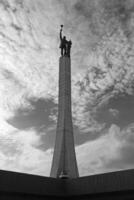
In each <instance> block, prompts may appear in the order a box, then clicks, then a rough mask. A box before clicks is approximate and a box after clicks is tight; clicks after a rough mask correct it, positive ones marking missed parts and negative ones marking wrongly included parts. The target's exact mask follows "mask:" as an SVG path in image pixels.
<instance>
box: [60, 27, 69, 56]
mask: <svg viewBox="0 0 134 200" xmlns="http://www.w3.org/2000/svg"><path fill="white" fill-rule="evenodd" d="M62 30H63V25H61V29H60V48H61V55H62V56H68V57H70V50H71V46H72V41H71V40H70V41H67V40H66V36H62Z"/></svg>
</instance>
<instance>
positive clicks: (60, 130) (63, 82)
mask: <svg viewBox="0 0 134 200" xmlns="http://www.w3.org/2000/svg"><path fill="white" fill-rule="evenodd" d="M62 28H63V25H61V30H60V40H61V44H60V48H61V57H60V59H59V104H58V120H57V130H56V141H55V148H54V155H53V161H52V168H51V173H50V176H51V177H55V178H77V177H78V176H79V175H78V168H77V162H76V155H75V147H74V136H73V124H72V111H71V58H70V50H71V45H72V42H71V40H70V41H67V40H66V37H65V36H64V37H62Z"/></svg>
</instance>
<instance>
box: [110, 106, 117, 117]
mask: <svg viewBox="0 0 134 200" xmlns="http://www.w3.org/2000/svg"><path fill="white" fill-rule="evenodd" d="M109 112H110V113H111V115H112V116H113V117H118V116H119V111H118V110H117V109H113V108H110V109H109Z"/></svg>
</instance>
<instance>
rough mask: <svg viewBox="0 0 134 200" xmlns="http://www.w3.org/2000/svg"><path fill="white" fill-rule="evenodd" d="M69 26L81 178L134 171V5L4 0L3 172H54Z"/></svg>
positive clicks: (0, 5)
mask: <svg viewBox="0 0 134 200" xmlns="http://www.w3.org/2000/svg"><path fill="white" fill-rule="evenodd" d="M61 24H64V30H63V32H64V35H66V37H67V39H68V40H69V39H71V40H72V50H71V68H72V69H71V70H72V116H73V124H74V138H75V150H76V157H77V162H78V169H79V174H80V176H88V175H92V174H100V173H107V172H111V171H118V170H124V169H132V168H134V1H133V0H45V1H44V0H0V169H1V170H8V171H16V172H22V173H29V174H36V175H40V176H49V174H50V169H51V162H52V156H53V149H54V142H55V134H56V121H57V112H58V110H57V105H58V67H59V57H60V49H59V43H60V41H59V30H60V25H61Z"/></svg>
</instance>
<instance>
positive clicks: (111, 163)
mask: <svg viewBox="0 0 134 200" xmlns="http://www.w3.org/2000/svg"><path fill="white" fill-rule="evenodd" d="M133 130H134V124H130V125H129V126H128V127H127V128H125V129H123V130H120V128H119V127H118V126H117V125H114V124H113V125H111V127H110V128H109V130H108V131H107V134H105V135H102V136H101V137H99V138H98V139H96V140H94V141H89V142H87V143H85V144H82V145H80V146H77V147H76V153H77V159H78V166H79V171H80V175H82V176H83V175H84V176H85V175H89V174H96V173H105V172H110V171H117V170H121V169H126V168H133V166H134V159H133V153H134V148H133V140H134V134H133Z"/></svg>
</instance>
